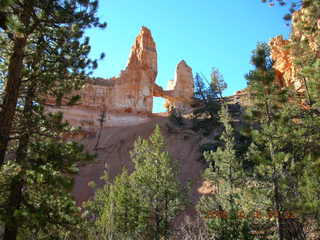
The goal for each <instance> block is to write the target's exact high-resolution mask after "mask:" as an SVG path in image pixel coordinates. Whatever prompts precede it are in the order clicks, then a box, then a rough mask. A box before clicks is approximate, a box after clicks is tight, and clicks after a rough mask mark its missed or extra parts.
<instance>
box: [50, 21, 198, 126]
mask: <svg viewBox="0 0 320 240" xmlns="http://www.w3.org/2000/svg"><path fill="white" fill-rule="evenodd" d="M156 77H157V51H156V44H155V42H154V40H153V38H152V35H151V32H150V30H149V29H147V28H146V27H142V29H141V31H140V34H139V35H138V36H137V38H136V41H135V43H134V45H133V46H132V49H131V53H130V55H129V60H128V64H127V66H126V68H125V69H124V70H123V71H121V73H120V75H119V76H118V77H113V78H111V79H101V78H95V79H89V80H88V82H87V83H86V84H85V86H84V87H83V88H82V89H81V90H79V91H74V92H73V93H72V94H71V95H80V96H81V101H80V103H79V104H78V105H76V106H60V107H57V106H54V99H53V98H49V101H48V103H49V104H51V105H52V106H51V107H50V108H48V111H52V112H56V111H62V112H63V113H64V118H65V119H66V120H67V121H68V122H69V123H70V124H72V125H74V126H82V127H84V128H97V127H98V126H100V121H99V119H101V116H102V115H103V114H105V119H104V123H103V125H104V126H126V125H136V124H140V123H143V122H145V121H148V119H149V118H148V116H149V115H150V114H151V113H152V106H153V97H163V98H166V99H167V101H168V103H169V104H170V105H172V106H174V107H176V108H178V109H181V110H182V111H184V110H185V109H186V108H187V107H188V105H189V103H190V101H191V98H192V96H193V76H192V69H191V68H190V67H189V66H188V65H187V64H186V63H185V61H181V62H180V63H179V64H178V66H177V70H176V76H175V80H174V81H172V82H170V84H169V86H170V87H169V90H167V91H165V90H163V89H162V88H161V87H160V86H158V85H156V84H155V80H156ZM66 97H68V96H66ZM69 97H70V96H69Z"/></svg>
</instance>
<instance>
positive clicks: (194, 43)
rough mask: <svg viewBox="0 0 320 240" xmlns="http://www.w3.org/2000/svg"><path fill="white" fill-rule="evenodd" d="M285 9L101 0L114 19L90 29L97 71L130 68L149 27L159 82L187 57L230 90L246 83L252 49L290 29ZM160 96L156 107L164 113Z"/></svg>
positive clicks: (241, 0) (239, 0)
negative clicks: (134, 51) (134, 49)
mask: <svg viewBox="0 0 320 240" xmlns="http://www.w3.org/2000/svg"><path fill="white" fill-rule="evenodd" d="M285 13H286V9H285V8H280V7H269V6H268V5H266V4H263V3H261V2H260V1H259V0H226V1H221V0H183V1H182V0H100V7H99V13H98V15H99V16H100V18H101V19H102V20H103V21H106V22H107V23H108V26H107V28H106V29H104V30H89V31H88V32H87V34H88V35H89V36H90V39H91V46H92V52H91V56H92V57H96V58H97V57H98V56H99V54H100V53H101V52H105V53H106V58H105V59H104V60H102V61H100V62H99V67H98V69H97V70H96V71H95V73H94V76H97V77H103V78H109V77H112V76H116V75H118V74H119V73H120V70H121V69H124V67H125V65H126V63H127V60H128V56H129V52H130V48H131V46H132V44H133V42H134V40H135V37H136V36H137V34H138V33H139V31H140V28H141V26H146V27H148V28H149V29H150V30H151V32H152V35H153V38H154V40H155V42H156V45H157V52H158V77H157V80H156V83H157V84H159V85H160V86H162V87H164V88H166V86H167V82H168V80H170V79H172V78H173V76H174V71H175V68H176V65H177V64H178V62H179V61H180V60H185V61H186V62H187V64H188V65H189V66H190V67H192V69H193V73H194V74H195V73H196V72H198V73H202V74H204V75H205V76H208V77H209V76H210V72H211V69H212V67H216V68H218V69H219V70H220V72H221V73H222V74H223V76H224V78H225V81H226V82H227V84H228V89H227V90H226V91H225V95H231V94H233V93H234V92H235V91H237V90H240V89H242V88H245V87H246V80H245V79H244V75H245V74H246V73H247V72H248V71H249V70H250V69H251V65H250V56H251V51H252V50H253V49H254V48H255V46H256V43H257V42H259V41H264V42H267V41H269V40H270V39H271V38H272V37H274V36H276V35H279V34H282V35H284V36H286V37H287V35H288V32H289V31H290V29H289V27H287V26H286V25H285V22H284V21H283V20H282V17H283V15H284V14H285ZM162 105H163V101H162V100H160V99H157V98H156V99H155V103H154V112H163V111H164V108H163V106H162Z"/></svg>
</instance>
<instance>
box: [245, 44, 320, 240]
mask: <svg viewBox="0 0 320 240" xmlns="http://www.w3.org/2000/svg"><path fill="white" fill-rule="evenodd" d="M252 62H253V63H254V65H255V67H256V69H255V70H253V71H251V72H250V73H249V74H248V75H247V79H248V86H249V88H248V89H249V92H250V94H251V96H252V102H253V106H252V107H251V108H250V110H251V112H250V116H251V120H252V121H253V123H252V132H251V136H252V141H253V144H252V145H251V147H250V149H249V152H248V156H249V158H251V159H252V160H254V161H255V162H256V164H257V166H256V170H257V172H256V178H257V179H258V180H259V181H261V182H264V183H268V184H266V185H265V186H266V187H268V185H269V188H270V187H271V191H270V195H269V199H270V200H271V202H272V205H273V206H269V207H273V208H274V209H275V210H276V212H277V216H276V217H277V223H278V225H277V226H278V227H277V228H278V233H279V239H292V236H294V239H306V236H305V233H304V231H303V224H302V222H303V221H302V220H301V218H302V215H303V211H302V212H301V211H298V210H299V207H298V206H297V205H296V204H293V203H295V202H299V201H298V199H299V198H300V197H301V195H302V194H303V193H302V192H301V191H299V185H300V184H301V181H304V180H303V176H302V173H303V169H304V168H307V166H308V165H309V164H312V161H310V156H312V158H313V159H315V158H317V156H318V154H319V153H318V152H319V151H318V150H317V149H318V147H316V145H317V144H318V141H317V140H316V139H318V137H319V135H318V133H316V132H315V131H314V129H316V128H318V124H319V122H318V117H316V115H315V114H314V113H313V111H310V110H304V109H303V108H301V107H300V105H299V104H298V103H299V99H298V100H296V98H295V94H294V93H293V94H292V93H291V92H290V90H288V89H281V88H280V86H278V85H277V83H276V82H275V80H274V73H273V70H272V61H271V60H270V55H269V48H268V46H267V45H266V44H259V45H258V46H257V49H256V50H255V51H254V54H253V57H252ZM312 118H313V121H312V120H311V119H312ZM266 206H267V205H266ZM288 211H296V212H299V215H298V216H296V217H295V218H290V219H288V218H286V217H285V216H286V214H287V213H288ZM301 214H302V215H301Z"/></svg>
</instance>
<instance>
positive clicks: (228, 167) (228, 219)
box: [198, 106, 253, 240]
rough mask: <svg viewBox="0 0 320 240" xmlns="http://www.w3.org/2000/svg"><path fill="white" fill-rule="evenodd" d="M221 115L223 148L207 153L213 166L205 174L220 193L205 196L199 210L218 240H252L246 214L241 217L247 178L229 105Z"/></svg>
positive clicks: (206, 155) (207, 157)
mask: <svg viewBox="0 0 320 240" xmlns="http://www.w3.org/2000/svg"><path fill="white" fill-rule="evenodd" d="M220 114H221V117H220V119H221V122H222V123H223V125H224V131H223V133H222V136H221V141H222V142H223V148H221V147H219V148H218V149H217V151H216V152H212V151H210V152H205V159H206V160H207V161H208V162H209V163H210V167H209V168H208V169H206V171H205V175H204V176H205V178H206V179H208V180H209V181H210V182H212V184H213V185H214V186H216V188H217V191H216V192H215V194H214V195H213V196H205V197H202V198H201V200H200V202H199V204H198V209H199V211H200V212H202V213H203V214H204V215H205V216H206V217H207V218H209V219H207V225H208V228H209V230H210V231H211V232H212V234H213V235H214V236H215V239H221V240H222V239H253V235H251V234H250V226H249V222H248V221H247V219H244V217H245V216H244V215H243V216H240V215H241V213H242V214H243V212H244V211H243V208H244V205H243V194H242V191H243V190H244V189H242V186H245V182H246V178H245V175H244V170H243V168H242V163H241V161H240V160H239V159H238V158H237V157H236V149H235V139H234V130H233V127H232V125H231V122H232V119H231V116H230V114H229V113H228V108H227V106H223V107H222V109H221V112H220ZM213 163H214V164H213Z"/></svg>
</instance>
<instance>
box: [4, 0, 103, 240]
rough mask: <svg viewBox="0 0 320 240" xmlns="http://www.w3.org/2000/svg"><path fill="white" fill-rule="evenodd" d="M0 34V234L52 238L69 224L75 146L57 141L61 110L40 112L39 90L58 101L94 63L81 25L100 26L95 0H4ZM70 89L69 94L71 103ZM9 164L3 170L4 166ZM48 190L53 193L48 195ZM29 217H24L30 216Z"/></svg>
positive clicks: (77, 156) (72, 220) (79, 156)
mask: <svg viewBox="0 0 320 240" xmlns="http://www.w3.org/2000/svg"><path fill="white" fill-rule="evenodd" d="M6 9H7V11H6V27H5V28H3V32H2V33H1V37H0V44H1V45H2V46H6V47H3V48H1V49H0V51H1V56H2V58H1V61H0V65H1V75H0V76H1V82H2V83H3V85H1V101H0V104H1V109H0V165H1V175H3V176H5V177H4V178H1V180H3V181H1V190H2V193H1V199H0V201H1V205H2V206H4V208H2V209H1V212H0V217H1V219H0V221H1V222H3V223H4V227H5V232H4V239H5V240H7V239H10V240H11V239H17V238H20V236H23V238H24V239H27V238H30V239H35V238H47V239H49V238H50V237H51V238H58V237H59V236H61V234H62V233H63V229H65V230H66V233H67V232H68V231H67V229H68V228H69V229H70V227H72V226H76V218H77V215H78V209H77V208H76V207H75V203H74V201H73V200H72V198H71V196H70V193H69V191H70V188H71V185H72V184H71V183H72V177H71V176H72V175H71V174H72V173H75V170H76V167H75V166H76V165H75V164H76V162H78V161H82V160H88V159H90V158H91V157H89V156H88V155H87V154H84V153H83V148H82V147H81V146H79V145H78V144H76V143H72V142H65V141H63V134H64V133H66V132H68V131H70V128H69V127H68V126H67V124H66V123H64V122H63V121H62V115H61V114H59V113H58V114H47V113H46V111H45V101H46V98H47V97H48V96H49V95H51V96H52V97H55V98H56V99H57V102H58V103H59V102H61V99H62V98H63V95H64V94H67V93H69V92H70V91H72V90H75V89H79V88H80V87H81V86H82V85H83V84H84V81H85V79H86V77H87V74H88V73H90V72H88V71H91V70H92V69H94V68H95V67H96V61H92V60H90V59H88V54H89V51H90V46H89V39H88V38H83V34H84V29H86V28H88V27H92V26H100V27H104V26H103V24H100V23H99V19H98V18H97V17H96V16H95V14H96V11H97V1H37V0H32V1H17V0H12V1H8V2H7V4H6ZM76 99H78V97H73V98H71V99H69V100H70V101H69V103H74V102H75V100H76ZM11 167H13V169H15V170H16V171H14V172H12V173H11V174H10V175H9V176H8V174H7V169H8V168H9V169H10V168H11ZM53 196H54V197H53ZM30 219H31V220H30Z"/></svg>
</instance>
